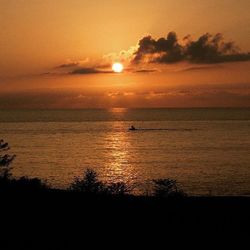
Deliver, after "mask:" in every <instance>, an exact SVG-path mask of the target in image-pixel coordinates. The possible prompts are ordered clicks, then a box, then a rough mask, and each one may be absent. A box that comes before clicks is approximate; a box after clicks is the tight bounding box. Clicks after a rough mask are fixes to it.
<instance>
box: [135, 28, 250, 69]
mask: <svg viewBox="0 0 250 250" xmlns="http://www.w3.org/2000/svg"><path fill="white" fill-rule="evenodd" d="M182 61H187V62H190V63H196V64H213V63H225V62H243V61H250V53H241V52H240V49H239V48H238V47H237V46H236V45H235V44H234V43H233V42H226V41H224V38H223V36H222V34H220V33H218V34H216V35H211V34H209V33H206V34H204V35H202V36H201V37H199V38H198V39H197V40H192V39H191V37H190V36H189V35H188V36H186V37H185V38H184V39H183V40H182V41H179V40H178V38H177V35H176V33H175V32H170V33H168V35H167V37H166V38H164V37H162V38H159V39H158V40H156V39H154V38H152V36H145V37H143V38H142V39H141V40H140V41H139V47H138V49H137V50H136V51H135V53H134V58H133V60H132V63H136V64H138V63H142V62H144V63H145V62H146V63H161V64H169V63H177V62H182Z"/></svg>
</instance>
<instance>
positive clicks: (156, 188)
mask: <svg viewBox="0 0 250 250" xmlns="http://www.w3.org/2000/svg"><path fill="white" fill-rule="evenodd" d="M152 181H153V194H154V196H156V197H164V198H168V197H183V196H186V194H185V193H184V192H183V191H182V190H181V189H179V188H178V186H177V181H176V180H172V179H156V180H152Z"/></svg>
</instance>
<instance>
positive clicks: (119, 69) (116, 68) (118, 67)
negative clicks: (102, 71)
mask: <svg viewBox="0 0 250 250" xmlns="http://www.w3.org/2000/svg"><path fill="white" fill-rule="evenodd" d="M123 68H124V67H123V65H122V64H121V63H114V64H113V65H112V70H113V71H114V72H115V73H121V72H122V71H123Z"/></svg>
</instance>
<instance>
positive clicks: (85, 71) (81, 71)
mask: <svg viewBox="0 0 250 250" xmlns="http://www.w3.org/2000/svg"><path fill="white" fill-rule="evenodd" d="M109 73H114V72H113V71H110V70H99V69H96V68H78V69H75V70H73V71H71V72H70V74H71V75H88V74H109Z"/></svg>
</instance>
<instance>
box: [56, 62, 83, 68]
mask: <svg viewBox="0 0 250 250" xmlns="http://www.w3.org/2000/svg"><path fill="white" fill-rule="evenodd" d="M78 65H79V63H77V62H76V63H66V64H61V65H59V66H57V67H56V68H73V67H77V66H78Z"/></svg>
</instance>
